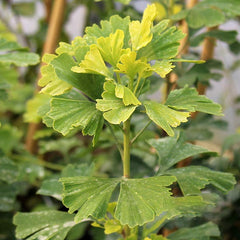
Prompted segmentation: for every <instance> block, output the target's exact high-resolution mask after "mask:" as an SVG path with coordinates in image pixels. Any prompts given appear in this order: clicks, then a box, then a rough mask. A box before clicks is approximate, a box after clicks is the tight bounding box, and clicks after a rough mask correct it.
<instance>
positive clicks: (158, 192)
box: [60, 176, 206, 227]
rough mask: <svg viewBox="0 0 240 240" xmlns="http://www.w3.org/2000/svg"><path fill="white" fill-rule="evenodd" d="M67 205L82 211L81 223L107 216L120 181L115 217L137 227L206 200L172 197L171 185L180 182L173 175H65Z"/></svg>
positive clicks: (192, 210) (196, 208)
mask: <svg viewBox="0 0 240 240" xmlns="http://www.w3.org/2000/svg"><path fill="white" fill-rule="evenodd" d="M60 181H61V182H62V183H63V186H64V200H63V202H64V204H65V205H66V206H67V207H68V208H69V212H70V213H71V212H74V211H76V210H78V213H77V215H76V217H75V220H76V221H77V222H79V221H81V220H83V219H85V218H88V217H89V216H92V217H93V218H98V219H100V218H103V217H104V216H105V213H106V210H107V205H108V201H109V200H110V198H111V195H112V193H113V191H114V189H115V188H116V186H117V185H118V184H119V183H120V194H119V197H118V201H117V205H116V209H115V218H116V219H118V220H119V221H120V223H121V224H122V225H125V224H127V225H129V226H130V227H135V226H137V225H143V224H144V223H146V222H149V221H152V220H153V219H154V218H155V217H156V216H158V215H160V214H166V215H167V218H169V219H170V218H173V217H176V216H182V215H184V214H185V212H187V214H191V213H195V212H196V211H199V207H200V208H202V207H203V205H205V204H206V203H205V202H204V201H203V200H202V198H201V197H200V196H187V197H178V198H175V197H171V196H170V195H171V192H170V188H168V186H169V185H171V184H172V183H173V182H175V181H176V178H175V177H173V176H159V177H151V178H142V179H103V178H94V177H74V178H62V179H60Z"/></svg>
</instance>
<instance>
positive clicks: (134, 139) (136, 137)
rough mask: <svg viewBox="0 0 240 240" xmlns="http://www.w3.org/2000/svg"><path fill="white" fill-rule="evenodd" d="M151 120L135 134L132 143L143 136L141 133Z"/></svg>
mask: <svg viewBox="0 0 240 240" xmlns="http://www.w3.org/2000/svg"><path fill="white" fill-rule="evenodd" d="M151 122H152V120H149V122H148V123H147V124H146V125H145V126H144V127H143V128H142V129H141V130H140V131H139V132H138V133H137V134H136V135H135V137H134V138H133V139H132V140H131V142H130V143H131V144H133V143H134V142H135V141H136V140H137V139H138V138H139V137H140V136H141V134H142V133H143V132H144V131H145V129H146V128H147V127H148V126H149V125H150V123H151Z"/></svg>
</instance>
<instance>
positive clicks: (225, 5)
mask: <svg viewBox="0 0 240 240" xmlns="http://www.w3.org/2000/svg"><path fill="white" fill-rule="evenodd" d="M198 5H199V6H200V7H202V6H203V7H210V8H217V9H220V10H222V12H223V13H225V14H226V15H228V16H230V17H235V16H239V15H240V2H239V1H238V0H228V1H224V0H204V1H202V2H200V3H199V4H198Z"/></svg>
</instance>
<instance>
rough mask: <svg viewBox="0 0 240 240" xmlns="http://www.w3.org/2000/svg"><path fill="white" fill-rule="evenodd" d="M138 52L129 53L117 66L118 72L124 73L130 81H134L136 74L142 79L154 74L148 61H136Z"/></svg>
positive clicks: (123, 56) (122, 57)
mask: <svg viewBox="0 0 240 240" xmlns="http://www.w3.org/2000/svg"><path fill="white" fill-rule="evenodd" d="M136 56H137V54H136V52H129V53H127V54H124V55H122V56H121V58H120V63H118V64H117V67H118V70H116V72H120V73H124V74H126V75H127V76H129V78H130V79H134V77H135V76H136V74H139V76H140V77H145V78H146V77H148V76H150V75H151V74H152V69H151V66H150V64H148V63H147V62H146V61H142V60H140V59H139V60H136Z"/></svg>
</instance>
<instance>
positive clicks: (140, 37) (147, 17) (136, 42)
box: [129, 4, 156, 51]
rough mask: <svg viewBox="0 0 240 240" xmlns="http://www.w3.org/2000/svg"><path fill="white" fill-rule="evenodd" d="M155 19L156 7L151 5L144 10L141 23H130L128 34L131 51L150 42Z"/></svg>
mask: <svg viewBox="0 0 240 240" xmlns="http://www.w3.org/2000/svg"><path fill="white" fill-rule="evenodd" d="M155 17H156V6H155V5H154V4H152V5H149V6H148V7H147V8H146V9H145V11H144V13H143V18H142V22H141V23H140V22H139V21H132V22H130V24H129V32H130V36H131V43H132V49H133V51H136V50H139V49H140V48H143V47H145V46H146V45H147V44H148V43H149V42H150V41H151V40H152V36H153V35H152V32H151V27H152V25H153V20H154V18H155Z"/></svg>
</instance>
